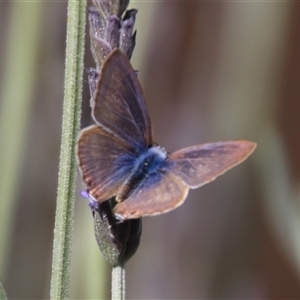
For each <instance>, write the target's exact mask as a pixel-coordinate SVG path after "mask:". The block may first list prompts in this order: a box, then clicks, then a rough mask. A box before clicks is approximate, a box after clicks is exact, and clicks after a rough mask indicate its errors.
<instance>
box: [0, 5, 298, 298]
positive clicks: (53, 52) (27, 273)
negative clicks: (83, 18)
mask: <svg viewBox="0 0 300 300" xmlns="http://www.w3.org/2000/svg"><path fill="white" fill-rule="evenodd" d="M89 5H91V3H89ZM130 7H131V8H137V9H138V10H139V12H138V15H137V21H136V26H135V28H136V29H137V45H136V48H135V51H134V54H133V58H132V64H133V66H134V68H135V69H138V70H140V75H139V78H140V81H141V84H142V87H143V89H144V94H145V97H146V100H147V104H148V107H149V110H150V114H151V117H152V122H153V127H154V134H155V141H156V142H157V143H159V144H160V145H162V146H164V147H165V148H166V149H167V150H168V151H169V152H172V151H175V150H177V149H180V148H183V147H186V146H189V145H194V144H199V143H207V142H215V141H220V140H233V139H249V140H252V141H255V142H257V143H258V148H257V150H256V151H255V153H254V154H253V155H252V156H251V157H250V158H249V159H248V160H247V161H246V162H245V163H243V164H241V165H240V166H238V167H236V168H234V169H233V170H231V171H230V172H228V173H226V175H224V176H222V177H220V178H218V179H217V180H216V181H215V182H213V183H211V184H209V185H207V186H204V187H203V188H201V189H199V190H193V191H191V192H190V194H189V196H188V199H187V200H186V202H185V203H184V205H183V206H181V207H180V208H178V209H176V210H175V211H172V212H170V213H168V214H165V215H161V216H157V217H148V218H144V219H143V234H142V240H141V244H140V247H139V249H138V251H137V253H136V254H135V256H134V257H133V258H132V259H131V260H130V261H129V262H128V263H127V265H126V274H127V276H126V280H127V286H126V288H127V298H128V299H300V284H299V283H300V203H299V179H300V155H299V153H300V139H299V133H300V101H299V100H300V84H299V82H300V3H297V2H291V1H282V2H275V1H272V2H271V1H266V2H259V1H253V2H252V1H247V2H244V1H240V2H232V1H228V2H226V1H214V2H204V1H132V2H131V4H130ZM66 13H67V2H66V1H36V2H26V1H23V2H22V1H19V2H16V1H5V2H3V1H2V2H0V40H1V43H0V195H1V200H0V281H2V283H3V285H4V287H5V289H6V292H7V294H8V298H9V299H47V298H49V289H50V277H51V260H52V239H53V227H54V216H55V205H56V204H55V201H56V190H57V173H58V163H59V151H60V134H61V120H62V102H63V84H64V55H65V35H66V21H67V18H66ZM85 60H86V62H85V67H86V68H87V67H91V66H94V62H93V60H92V57H91V53H90V50H89V41H88V38H87V44H86V55H85ZM82 111H83V114H82V127H85V126H87V125H89V124H91V123H92V121H91V118H90V108H89V92H88V84H87V76H86V74H85V79H84V95H83V106H82ZM77 186H78V191H79V190H81V189H82V184H81V180H80V178H78V185H77ZM77 195H78V192H77ZM93 234H94V233H93V223H92V216H91V212H90V210H89V208H88V205H87V202H86V200H84V199H82V198H80V197H79V196H78V197H77V199H76V205H75V220H74V234H73V254H72V270H71V290H70V298H72V299H105V298H109V297H110V266H109V265H108V264H107V263H106V262H104V261H103V258H102V254H101V253H100V252H99V250H98V247H97V244H96V241H95V239H94V236H93Z"/></svg>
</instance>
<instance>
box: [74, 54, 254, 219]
mask: <svg viewBox="0 0 300 300" xmlns="http://www.w3.org/2000/svg"><path fill="white" fill-rule="evenodd" d="M91 103H92V116H93V119H94V121H95V123H96V124H95V125H92V126H90V127H88V128H86V129H83V130H82V131H81V134H80V135H79V137H78V142H77V158H78V164H79V168H80V170H81V174H82V177H83V180H84V182H85V184H86V186H87V192H88V193H89V195H90V196H91V197H90V198H92V199H95V201H97V202H98V203H101V202H104V201H107V200H108V199H110V198H112V197H115V199H116V201H117V202H118V204H117V205H116V206H115V208H114V213H115V216H116V217H117V218H118V219H120V220H126V219H132V218H140V217H142V216H152V215H157V214H161V213H165V212H168V211H170V210H173V209H174V208H176V207H178V206H179V205H181V204H182V203H183V202H184V200H185V199H186V197H187V195H188V191H189V189H190V188H198V187H200V186H202V185H204V184H206V183H208V182H210V181H212V180H214V179H215V178H216V177H217V176H219V175H222V174H223V173H224V172H226V171H227V170H229V169H230V168H232V167H234V166H235V165H237V164H239V163H240V162H242V161H244V160H245V159H246V158H247V157H248V156H249V155H250V154H251V153H252V152H253V151H254V149H255V147H256V144H255V143H253V142H250V141H227V142H218V143H210V144H200V145H196V146H191V147H187V148H184V149H181V150H179V151H176V152H174V153H172V154H170V155H169V154H168V155H167V153H166V151H165V150H163V149H162V148H160V147H159V146H153V138H152V127H151V121H150V117H149V113H148V110H147V107H146V103H145V100H144V97H143V93H142V89H141V87H140V85H139V82H138V79H137V75H136V73H135V71H134V70H133V68H132V67H131V65H130V63H129V61H128V59H127V58H126V57H125V56H124V55H123V54H122V53H121V52H120V51H119V50H118V49H115V50H114V51H113V52H112V53H111V54H110V55H109V57H108V58H107V60H106V61H105V63H104V64H103V67H102V70H101V73H100V76H99V79H98V81H97V84H96V89H95V92H94V95H93V99H92V101H91Z"/></svg>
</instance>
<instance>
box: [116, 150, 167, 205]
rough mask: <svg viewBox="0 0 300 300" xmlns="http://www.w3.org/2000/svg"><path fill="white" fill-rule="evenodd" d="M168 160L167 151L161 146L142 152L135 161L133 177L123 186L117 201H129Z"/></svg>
mask: <svg viewBox="0 0 300 300" xmlns="http://www.w3.org/2000/svg"><path fill="white" fill-rule="evenodd" d="M166 158H167V153H166V151H165V150H164V149H162V148H161V147H159V146H153V147H150V148H148V149H147V150H146V151H144V152H142V153H141V154H140V155H139V156H138V158H137V159H136V161H135V164H134V167H133V169H132V172H131V175H130V176H129V178H128V179H127V180H126V181H125V183H124V184H123V185H122V186H121V188H120V190H119V193H118V195H117V201H118V202H121V201H124V200H125V199H127V198H128V197H129V196H130V194H131V193H132V192H133V191H135V190H136V189H138V187H139V186H140V185H141V183H142V182H143V181H144V180H145V179H146V178H147V177H149V176H150V175H151V174H153V173H155V172H156V171H157V169H159V168H160V167H161V166H162V164H163V163H164V162H165V161H166Z"/></svg>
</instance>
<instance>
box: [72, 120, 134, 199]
mask: <svg viewBox="0 0 300 300" xmlns="http://www.w3.org/2000/svg"><path fill="white" fill-rule="evenodd" d="M77 158H78V165H79V168H80V171H81V173H82V178H83V180H84V182H85V184H86V185H87V190H88V193H89V194H90V195H92V196H93V197H94V198H95V200H96V201H97V202H102V201H105V200H108V199H109V198H111V197H112V196H115V195H116V193H117V190H118V188H119V186H120V185H121V183H123V181H124V178H126V177H127V176H128V173H129V172H130V170H131V168H132V167H133V164H134V160H135V159H136V158H135V156H134V155H133V154H132V153H131V152H130V150H129V149H128V146H126V145H124V144H122V143H120V142H119V141H118V140H115V139H114V138H113V137H112V136H110V135H109V134H108V133H107V132H105V131H104V130H103V129H102V128H100V127H98V126H95V125H92V126H90V127H87V128H86V129H84V130H82V131H81V133H80V135H79V137H78V141H77Z"/></svg>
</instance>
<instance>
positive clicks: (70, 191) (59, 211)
mask: <svg viewBox="0 0 300 300" xmlns="http://www.w3.org/2000/svg"><path fill="white" fill-rule="evenodd" d="M85 12H86V0H77V1H74V0H69V2H68V25H67V46H66V69H65V96H64V105H63V121H62V140H61V153H60V164H59V178H58V191H57V208H56V217H55V230H54V246H53V262H52V278H51V292H50V297H51V299H66V298H68V291H69V281H70V261H71V258H70V256H71V244H72V241H71V239H72V225H73V216H74V193H75V178H76V159H75V147H76V137H77V134H78V131H79V124H80V106H81V94H82V75H83V56H84V37H85Z"/></svg>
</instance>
